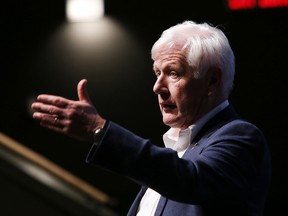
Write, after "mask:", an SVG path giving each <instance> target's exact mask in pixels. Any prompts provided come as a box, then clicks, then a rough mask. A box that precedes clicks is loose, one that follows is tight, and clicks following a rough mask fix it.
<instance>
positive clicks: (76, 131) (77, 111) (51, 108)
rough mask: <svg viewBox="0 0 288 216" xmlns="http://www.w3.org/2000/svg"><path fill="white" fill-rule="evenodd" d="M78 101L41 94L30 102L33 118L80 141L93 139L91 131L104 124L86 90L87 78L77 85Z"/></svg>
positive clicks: (46, 126) (42, 124)
mask: <svg viewBox="0 0 288 216" xmlns="http://www.w3.org/2000/svg"><path fill="white" fill-rule="evenodd" d="M77 93H78V98H79V100H78V101H74V100H69V99H66V98H63V97H60V96H55V95H47V94H41V95H39V96H38V97H37V101H36V102H34V103H32V106H31V107H32V109H34V110H35V112H34V114H33V118H34V119H36V120H38V121H39V122H40V125H41V126H43V127H45V128H48V129H50V130H53V131H55V132H59V133H63V134H66V135H68V136H70V137H72V138H75V139H78V140H81V141H91V142H92V140H93V132H94V131H95V130H96V129H97V128H100V127H103V126H104V124H105V119H103V118H102V117H101V116H100V115H99V113H98V112H97V110H96V108H95V107H94V105H93V104H92V102H91V100H90V98H89V95H88V92H87V80H86V79H82V80H81V81H80V82H79V83H78V86H77Z"/></svg>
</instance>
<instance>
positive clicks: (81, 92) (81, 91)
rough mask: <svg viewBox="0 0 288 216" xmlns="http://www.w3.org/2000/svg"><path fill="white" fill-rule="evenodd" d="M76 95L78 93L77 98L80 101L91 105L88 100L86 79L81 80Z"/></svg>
mask: <svg viewBox="0 0 288 216" xmlns="http://www.w3.org/2000/svg"><path fill="white" fill-rule="evenodd" d="M77 93H78V98H79V100H80V101H84V102H87V103H91V100H90V97H89V95H88V91H87V80H86V79H82V80H81V81H80V82H79V83H78V86H77Z"/></svg>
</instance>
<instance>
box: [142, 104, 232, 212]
mask: <svg viewBox="0 0 288 216" xmlns="http://www.w3.org/2000/svg"><path fill="white" fill-rule="evenodd" d="M228 105H229V102H228V101H227V100H226V101H224V102H223V103H221V104H220V105H218V106H217V107H215V108H214V109H213V110H211V111H210V112H209V113H207V114H206V115H205V116H203V117H202V118H201V119H199V120H198V121H197V122H196V123H195V124H193V125H191V126H189V127H188V128H187V129H184V130H179V129H177V128H170V129H169V130H168V131H167V132H166V133H165V134H164V135H163V141H164V144H165V147H166V148H171V149H174V150H175V151H177V153H178V156H179V158H181V157H182V156H183V154H184V153H185V151H186V149H187V148H188V147H189V145H190V143H191V141H192V140H193V138H194V137H195V136H196V134H197V133H198V132H199V130H200V129H201V128H202V127H203V125H204V124H205V123H206V122H207V121H208V120H209V119H211V118H212V117H213V116H214V115H216V114H217V113H218V112H220V111H221V110H223V109H224V108H225V107H227V106H228ZM160 197H161V195H160V194H159V193H158V192H156V191H154V190H152V189H151V188H148V189H147V190H146V192H145V194H144V195H143V197H142V199H141V202H140V204H139V207H138V213H137V216H153V215H154V214H155V211H156V208H157V205H158V202H159V199H160Z"/></svg>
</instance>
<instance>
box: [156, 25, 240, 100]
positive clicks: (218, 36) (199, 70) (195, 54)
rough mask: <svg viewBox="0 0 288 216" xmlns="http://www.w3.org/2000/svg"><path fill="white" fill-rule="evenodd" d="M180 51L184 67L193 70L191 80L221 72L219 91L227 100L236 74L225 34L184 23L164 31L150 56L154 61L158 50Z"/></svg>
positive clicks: (204, 26) (213, 28) (232, 56)
mask: <svg viewBox="0 0 288 216" xmlns="http://www.w3.org/2000/svg"><path fill="white" fill-rule="evenodd" d="M174 45H178V46H181V47H182V50H183V51H184V52H185V54H186V61H187V63H188V64H189V65H190V66H191V67H192V68H193V69H194V77H195V78H201V77H203V76H204V75H205V73H206V72H207V70H208V69H209V68H211V67H214V68H215V67H216V68H217V69H220V70H221V72H222V90H223V93H224V94H225V95H226V96H228V95H229V94H230V92H231V90H232V88H233V82H234V74H235V60H234V53H233V51H232V49H231V47H230V44H229V41H228V39H227V37H226V36H225V34H224V33H223V32H222V31H221V30H220V29H218V28H216V27H213V26H211V25H209V24H207V23H201V24H197V23H195V22H193V21H185V22H183V23H180V24H177V25H175V26H172V27H170V28H168V29H167V30H165V31H164V32H163V33H162V35H161V37H160V38H159V39H158V40H157V41H156V42H155V43H154V45H153V47H152V50H151V54H152V59H153V60H155V54H156V52H157V51H158V50H159V49H161V48H171V47H173V46H174Z"/></svg>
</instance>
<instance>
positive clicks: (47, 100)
mask: <svg viewBox="0 0 288 216" xmlns="http://www.w3.org/2000/svg"><path fill="white" fill-rule="evenodd" d="M37 101H38V102H41V103H44V104H49V105H54V106H57V107H61V108H65V107H67V105H68V104H69V101H70V100H68V99H66V98H63V97H60V96H55V95H47V94H41V95H39V96H38V97H37Z"/></svg>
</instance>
